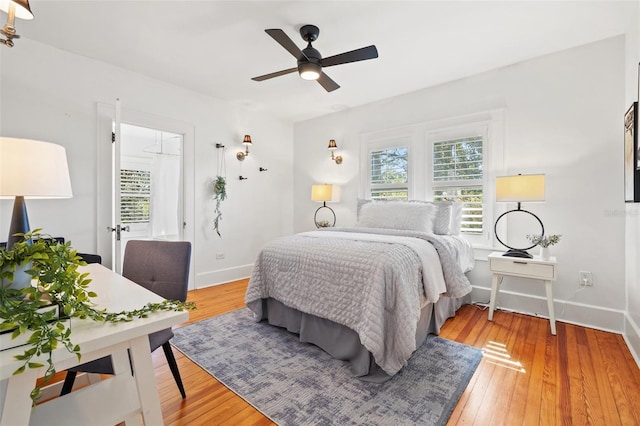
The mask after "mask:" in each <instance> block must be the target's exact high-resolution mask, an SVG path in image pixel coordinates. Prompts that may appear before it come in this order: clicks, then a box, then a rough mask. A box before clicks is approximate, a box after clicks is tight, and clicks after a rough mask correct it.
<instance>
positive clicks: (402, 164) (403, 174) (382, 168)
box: [369, 146, 409, 200]
mask: <svg viewBox="0 0 640 426" xmlns="http://www.w3.org/2000/svg"><path fill="white" fill-rule="evenodd" d="M369 160H370V162H369V170H370V173H369V188H370V189H369V195H370V198H371V199H372V200H408V199H409V149H408V148H407V147H406V146H401V147H393V148H383V149H377V150H373V151H371V152H370V153H369Z"/></svg>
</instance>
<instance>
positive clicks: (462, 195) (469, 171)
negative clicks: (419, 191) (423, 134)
mask: <svg viewBox="0 0 640 426" xmlns="http://www.w3.org/2000/svg"><path fill="white" fill-rule="evenodd" d="M483 139H484V138H483V136H481V135H478V136H470V137H463V138H455V139H448V140H441V141H434V142H433V144H432V159H433V165H432V166H433V168H432V170H433V173H432V182H431V188H432V191H433V198H434V200H436V201H440V200H449V201H462V202H464V207H463V209H462V229H461V232H463V233H467V234H482V232H483V208H482V207H483V187H482V185H483V173H484V171H483V163H484V152H483V146H484V141H483Z"/></svg>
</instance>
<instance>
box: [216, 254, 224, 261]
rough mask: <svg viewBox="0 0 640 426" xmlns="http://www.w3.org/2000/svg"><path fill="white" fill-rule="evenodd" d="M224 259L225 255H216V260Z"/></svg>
mask: <svg viewBox="0 0 640 426" xmlns="http://www.w3.org/2000/svg"><path fill="white" fill-rule="evenodd" d="M222 259H224V253H216V260H222Z"/></svg>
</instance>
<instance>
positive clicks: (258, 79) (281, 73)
mask: <svg viewBox="0 0 640 426" xmlns="http://www.w3.org/2000/svg"><path fill="white" fill-rule="evenodd" d="M294 71H298V67H295V68H289V69H287V70H282V71H276V72H272V73H271V74H265V75H261V76H259V77H253V78H252V79H251V80H253V81H264V80H268V79H270V78H273V77H280V76H281V75H285V74H290V73H292V72H294Z"/></svg>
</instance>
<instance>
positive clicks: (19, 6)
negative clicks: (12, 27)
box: [0, 0, 33, 20]
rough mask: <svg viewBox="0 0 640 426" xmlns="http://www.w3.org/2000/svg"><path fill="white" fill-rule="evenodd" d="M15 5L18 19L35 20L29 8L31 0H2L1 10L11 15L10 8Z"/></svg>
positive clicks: (0, 1) (0, 0)
mask: <svg viewBox="0 0 640 426" xmlns="http://www.w3.org/2000/svg"><path fill="white" fill-rule="evenodd" d="M11 3H13V5H14V6H15V11H16V18H20V19H27V20H28V19H33V13H32V12H31V7H30V6H29V0H0V10H2V11H3V12H5V13H9V6H10V5H11Z"/></svg>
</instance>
